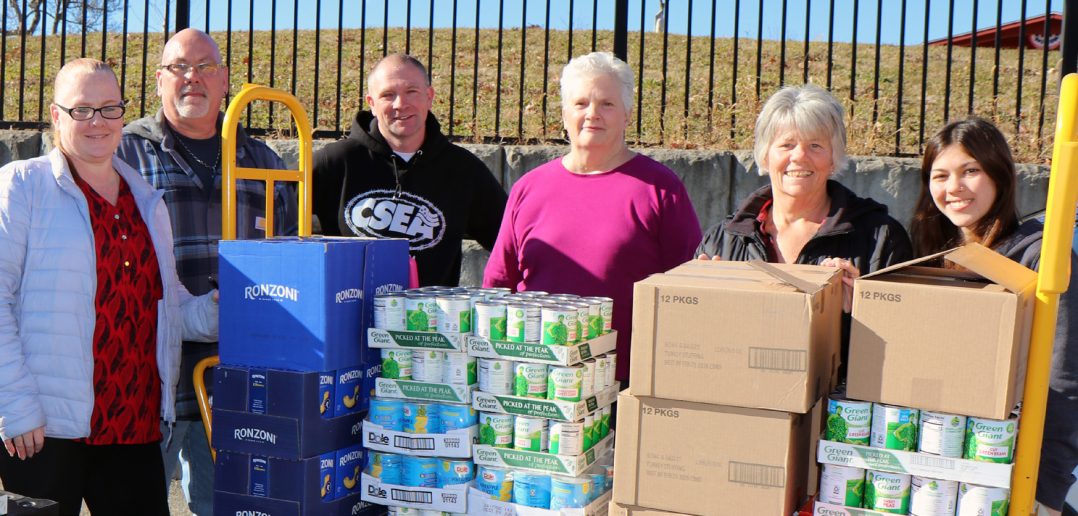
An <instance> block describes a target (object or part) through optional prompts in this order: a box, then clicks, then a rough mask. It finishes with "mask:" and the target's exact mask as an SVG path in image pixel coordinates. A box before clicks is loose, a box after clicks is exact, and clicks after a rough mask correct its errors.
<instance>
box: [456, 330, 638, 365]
mask: <svg viewBox="0 0 1078 516" xmlns="http://www.w3.org/2000/svg"><path fill="white" fill-rule="evenodd" d="M464 340H465V345H466V347H467V351H468V354H469V355H472V356H473V357H479V358H500V359H503V360H512V361H514V362H530V363H533V364H549V365H561V366H566V365H573V364H579V363H580V362H583V361H585V360H587V359H589V358H592V357H597V356H599V355H602V354H603V353H607V352H610V351H614V350H615V349H616V348H617V344H618V332H617V330H613V331H611V332H610V333H607V334H604V335H600V336H598V337H595V338H594V339H590V340H586V341H584V342H581V343H578V344H570V345H568V346H550V345H547V344H538V343H530V342H504V341H497V340H488V339H484V338H483V337H478V336H475V335H467V336H465V337H464Z"/></svg>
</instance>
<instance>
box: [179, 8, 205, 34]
mask: <svg viewBox="0 0 1078 516" xmlns="http://www.w3.org/2000/svg"><path fill="white" fill-rule="evenodd" d="M209 9H210V6H209V4H208V3H207V5H206V10H207V11H208V10H209ZM190 26H191V0H176V32H180V31H181V30H183V29H186V28H188V27H190ZM207 30H209V29H208V28H207Z"/></svg>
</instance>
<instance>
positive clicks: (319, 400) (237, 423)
mask: <svg viewBox="0 0 1078 516" xmlns="http://www.w3.org/2000/svg"><path fill="white" fill-rule="evenodd" d="M327 376H329V377H330V378H334V377H335V376H334V375H330V374H329V373H324V372H323V373H318V372H310V373H301V372H296V371H281V370H274V369H261V368H252V367H231V366H225V365H219V366H217V367H216V368H215V369H214V405H213V445H214V447H215V448H216V449H218V450H227V451H235V452H242V453H250V454H255V455H263V456H267V457H278V458H287V459H300V458H307V457H312V456H315V455H319V454H322V453H326V452H329V451H333V450H337V449H340V448H344V447H347V446H351V445H353V444H355V443H357V442H359V441H360V436H361V434H362V423H363V412H354V413H350V414H335V415H334V416H333V417H326V416H325V413H324V412H323V409H324V408H326V404H325V394H324V393H326V392H327V391H326V390H325V389H324V387H323V386H324V379H325V377H327ZM374 380H375V379H374V378H373V377H372V378H370V379H369V380H368V383H367V385H368V386H369V385H370V384H372V383H373V382H374ZM367 388H368V389H369V387H367ZM365 392H366V391H365ZM366 398H367V396H364V399H366Z"/></svg>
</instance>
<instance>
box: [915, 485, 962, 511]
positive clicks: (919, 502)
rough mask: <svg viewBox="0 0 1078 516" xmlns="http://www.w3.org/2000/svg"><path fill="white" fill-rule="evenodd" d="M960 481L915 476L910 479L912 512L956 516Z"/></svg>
mask: <svg viewBox="0 0 1078 516" xmlns="http://www.w3.org/2000/svg"><path fill="white" fill-rule="evenodd" d="M957 502H958V482H956V481H953V480H937V479H934V478H925V477H918V476H914V477H913V478H911V479H910V514H912V515H913V516H954V511H955V504H956V503H957Z"/></svg>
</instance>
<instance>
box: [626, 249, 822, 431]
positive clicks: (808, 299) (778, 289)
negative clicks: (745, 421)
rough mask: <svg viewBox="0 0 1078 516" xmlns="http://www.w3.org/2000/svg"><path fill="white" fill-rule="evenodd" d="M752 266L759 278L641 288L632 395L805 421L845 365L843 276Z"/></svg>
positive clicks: (675, 281) (666, 281)
mask: <svg viewBox="0 0 1078 516" xmlns="http://www.w3.org/2000/svg"><path fill="white" fill-rule="evenodd" d="M719 263H725V262H719ZM753 264H754V266H755V267H757V268H758V269H757V270H744V269H741V268H737V269H732V270H730V271H728V275H727V276H726V277H720V276H718V275H716V274H710V275H700V276H686V275H676V274H657V275H653V276H651V277H649V278H647V279H645V280H643V281H639V282H637V283H636V285H635V287H634V297H633V335H632V340H633V342H632V348H631V349H632V362H631V366H630V384H631V385H632V388H633V392H634V393H636V394H637V395H641V396H654V397H658V398H666V399H674V400H685V401H698V402H701V403H712V404H719V405H732V406H740V407H752V408H763V409H769V410H783V411H788V412H797V413H806V412H808V411H809V410H810V409H811V408H812V406H813V405H814V404H815V403H816V400H818V399H819V398H820V397H821V396H823V395H825V394H827V393H828V392H830V389H831V387H832V384H833V382H834V379H835V375H836V374H837V372H838V365H839V360H840V357H839V350H840V339H841V314H842V312H841V310H842V285H841V281H840V274H841V273H840V272H839V271H838V270H837V269H834V268H828V267H811V268H810V269H807V270H806V267H810V266H804V265H801V266H798V267H796V268H788V267H786V266H784V265H782V264H765V263H755V262H753ZM683 267H684V266H683ZM739 267H744V265H743V264H742V265H739ZM709 270H712V269H709ZM714 270H716V271H721V270H722V269H721V268H718V267H717V266H716V268H715V269H714Z"/></svg>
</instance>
